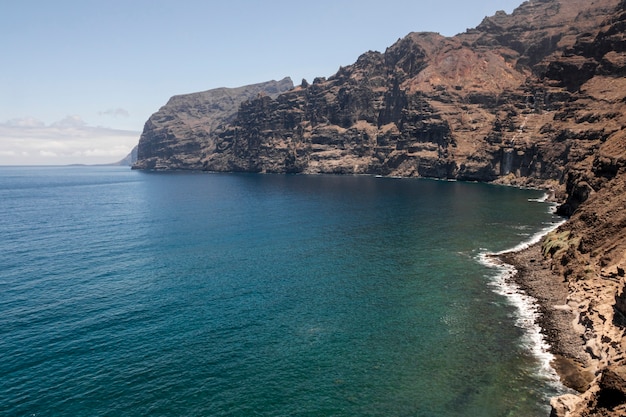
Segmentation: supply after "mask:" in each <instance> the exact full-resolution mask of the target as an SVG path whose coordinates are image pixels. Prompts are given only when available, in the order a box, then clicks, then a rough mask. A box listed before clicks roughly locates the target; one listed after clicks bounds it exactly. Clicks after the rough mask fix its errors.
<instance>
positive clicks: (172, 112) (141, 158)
mask: <svg viewBox="0 0 626 417" xmlns="http://www.w3.org/2000/svg"><path fill="white" fill-rule="evenodd" d="M291 88H293V83H292V81H291V79H290V78H285V79H283V80H281V81H269V82H265V83H260V84H253V85H248V86H245V87H239V88H217V89H214V90H209V91H204V92H201V93H192V94H185V95H180V96H174V97H172V98H171V99H170V100H169V101H168V102H167V104H166V105H165V106H163V107H161V109H159V111H158V112H156V113H154V114H153V115H152V116H151V117H150V119H148V121H147V122H146V124H145V126H144V130H143V133H142V134H141V138H140V139H139V144H138V146H137V161H136V162H135V164H134V165H133V168H135V169H164V170H165V169H170V170H171V169H201V168H202V161H201V157H202V155H203V153H204V152H205V151H206V150H207V149H211V148H212V147H213V146H214V139H213V138H214V136H215V135H214V131H215V130H216V129H219V128H220V126H222V125H224V124H226V123H229V122H231V121H232V120H233V119H234V118H235V116H236V115H237V109H238V108H239V105H240V104H241V103H242V102H244V101H246V100H250V99H253V98H255V97H257V96H259V95H267V96H268V97H276V96H277V95H278V94H280V93H282V92H285V91H287V90H289V89H291Z"/></svg>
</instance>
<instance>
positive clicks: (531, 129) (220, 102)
mask: <svg viewBox="0 0 626 417" xmlns="http://www.w3.org/2000/svg"><path fill="white" fill-rule="evenodd" d="M625 33H626V0H594V1H589V0H533V1H527V2H525V3H523V4H522V5H521V6H520V7H519V8H517V9H516V10H515V11H514V12H513V13H512V14H507V13H505V12H498V13H496V14H495V15H494V16H492V17H488V18H485V19H484V20H483V22H482V23H481V24H480V25H479V26H478V27H476V28H475V29H471V30H468V31H466V32H465V33H462V34H459V35H457V36H454V37H443V36H440V35H438V34H435V33H411V34H409V35H408V36H406V37H405V38H403V39H399V40H398V41H397V42H396V43H395V44H394V45H392V46H390V47H389V48H387V50H386V51H385V52H384V53H380V52H372V51H370V52H367V53H365V54H363V55H362V56H361V57H359V59H358V60H357V61H356V62H355V63H354V64H352V65H350V66H347V67H343V68H340V69H339V71H338V72H337V73H336V74H335V75H333V76H332V77H329V78H328V79H325V78H317V79H315V80H313V82H312V83H310V84H309V83H308V82H306V81H304V80H303V82H302V84H301V85H299V86H297V87H295V88H291V85H290V82H289V83H285V82H284V81H283V82H281V83H279V84H280V85H281V86H282V87H278V85H275V84H274V87H272V88H273V89H274V90H273V92H270V93H268V92H266V94H260V95H259V94H258V90H257V91H255V92H253V93H246V94H247V96H246V97H243V96H239V98H240V99H241V100H235V99H234V98H232V96H231V94H230V90H229V91H226V90H219V91H218V90H213V91H212V92H206V93H198V94H197V95H188V96H179V97H174V98H172V99H171V100H170V102H169V103H168V104H167V105H166V106H164V107H163V108H162V109H161V110H160V111H159V112H157V113H156V114H155V115H153V116H152V117H151V118H150V120H149V121H148V122H147V123H146V127H145V130H144V133H143V135H142V137H141V140H140V143H139V149H138V162H137V163H136V164H135V168H143V169H146V168H147V169H202V170H210V171H246V172H281V173H338V174H380V175H394V176H423V177H438V178H455V179H460V180H477V181H489V182H497V183H502V184H511V185H520V186H537V187H542V188H547V189H551V190H553V191H554V194H555V199H556V200H558V201H560V202H561V203H562V204H561V205H560V206H559V209H558V210H559V213H561V214H563V215H565V216H568V217H570V216H571V218H570V220H569V221H568V222H567V223H566V224H565V225H563V226H562V227H561V228H560V229H559V230H557V231H555V232H554V233H553V234H551V235H550V236H548V237H547V239H546V241H545V242H544V254H545V256H546V258H547V262H549V263H550V265H551V266H550V267H551V269H552V271H553V272H554V273H555V274H560V276H561V277H562V279H563V281H564V282H565V283H566V284H567V286H568V288H569V291H570V296H569V297H568V302H567V305H568V308H570V309H571V310H572V311H573V312H574V314H575V316H576V322H575V323H574V324H575V327H576V329H577V332H579V334H580V337H581V344H582V346H583V349H584V351H585V355H586V357H585V358H583V359H580V358H576V360H575V361H574V362H575V364H574V365H575V366H578V367H579V368H580V370H581V373H580V374H581V375H585V376H588V377H587V379H586V380H585V381H584V382H585V383H584V384H583V385H585V386H584V388H581V387H578V388H579V389H581V390H583V391H585V392H584V393H581V395H578V396H567V397H563V398H559V399H555V400H554V401H553V406H554V412H553V414H554V415H555V416H572V417H573V416H590V415H603V416H617V415H626V414H625V413H626V400H625V398H626V394H625V393H626V383H625V375H626V374H625V372H624V366H626V341H625V338H624V334H625V333H624V330H625V326H624V323H625V321H626V320H625V316H624V315H625V314H626V301H625V300H626V296H625V295H624V294H625V293H626V287H625V280H624V271H625V270H626V234H625V233H624V231H625V230H626V172H625V170H626V35H625ZM285 87H289V90H288V91H285V92H282V91H284V90H285V89H286V88H285ZM280 92H282V94H278V93H280ZM224 103H228V105H224ZM594 413H595V414H594Z"/></svg>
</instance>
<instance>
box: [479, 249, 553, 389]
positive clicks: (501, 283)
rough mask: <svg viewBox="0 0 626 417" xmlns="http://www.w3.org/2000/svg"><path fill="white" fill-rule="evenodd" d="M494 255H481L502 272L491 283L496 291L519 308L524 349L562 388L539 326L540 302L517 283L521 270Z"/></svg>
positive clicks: (485, 262) (543, 373)
mask: <svg viewBox="0 0 626 417" xmlns="http://www.w3.org/2000/svg"><path fill="white" fill-rule="evenodd" d="M493 255H494V254H490V253H487V252H483V253H481V254H480V255H479V256H478V259H479V261H480V262H481V263H482V264H483V265H485V266H487V267H489V268H493V269H497V270H498V274H496V275H495V276H494V277H493V280H492V281H491V286H492V287H493V291H494V292H495V293H496V294H499V295H502V296H504V297H506V298H507V300H508V301H509V302H510V303H511V305H513V306H514V307H515V309H516V318H515V325H516V326H517V327H519V328H520V329H522V330H523V331H524V336H523V338H522V340H521V343H522V346H523V347H524V349H526V350H528V351H529V352H530V353H531V354H532V355H533V356H534V357H535V358H537V360H538V361H539V369H538V370H537V371H538V374H539V375H540V376H541V377H542V378H545V379H546V380H548V381H549V382H551V383H553V384H554V385H555V386H556V385H558V386H559V387H560V385H561V383H560V378H559V376H558V374H557V373H556V371H555V370H554V368H553V367H552V365H551V363H552V361H553V360H554V356H553V355H552V353H550V350H549V349H550V346H549V345H548V343H547V342H546V341H545V338H544V337H543V334H542V333H541V327H539V325H538V324H537V322H538V319H539V315H540V313H539V306H538V304H537V300H536V299H535V298H533V297H531V296H529V295H528V294H526V293H525V292H524V291H523V290H522V289H521V288H520V287H519V286H518V285H517V284H516V283H515V282H514V281H513V276H514V275H515V274H516V273H517V270H516V269H515V268H514V267H513V266H512V265H508V264H505V263H503V262H501V261H500V260H499V259H497V258H496V257H494V256H493Z"/></svg>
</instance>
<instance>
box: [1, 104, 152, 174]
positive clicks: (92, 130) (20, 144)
mask: <svg viewBox="0 0 626 417" xmlns="http://www.w3.org/2000/svg"><path fill="white" fill-rule="evenodd" d="M140 134H141V132H135V131H129V130H119V129H111V128H106V127H94V126H89V125H87V124H86V123H85V122H84V121H83V120H82V119H81V118H80V117H79V116H75V115H74V116H67V117H66V118H64V119H63V120H60V121H58V122H55V123H52V124H50V125H46V124H45V123H43V122H41V121H39V120H37V119H33V118H25V119H13V120H9V121H7V122H5V123H0V165H64V164H105V163H112V162H116V161H119V160H121V159H122V158H124V157H126V155H128V153H130V151H131V150H132V148H133V147H134V146H135V145H136V144H137V142H138V141H139V136H140Z"/></svg>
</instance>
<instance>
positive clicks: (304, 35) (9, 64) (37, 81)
mask: <svg viewBox="0 0 626 417" xmlns="http://www.w3.org/2000/svg"><path fill="white" fill-rule="evenodd" d="M522 2H523V1H522V0H429V1H426V0H319V1H307V2H304V1H297V0H295V1H294V0H292V1H287V0H257V1H254V0H221V1H219V2H218V1H213V0H202V1H201V0H54V1H52V0H0V51H1V53H2V57H3V58H2V60H1V61H0V165H15V164H67V163H87V164H89V163H106V162H113V161H117V160H119V159H122V158H123V157H124V156H126V154H128V152H129V151H130V150H131V148H132V147H133V146H134V145H136V144H137V142H138V140H139V135H140V133H141V130H142V129H143V124H144V123H145V121H146V120H147V119H148V117H150V115H151V114H152V113H154V112H155V111H157V110H158V109H159V107H161V106H162V105H164V104H165V103H166V102H167V100H168V98H169V97H171V96H172V95H175V94H183V93H190V92H197V91H204V90H208V89H212V88H216V87H237V86H242V85H246V84H251V83H257V82H262V81H267V80H272V79H275V80H279V79H281V78H283V77H285V76H290V77H291V78H292V79H293V81H294V83H295V84H299V83H300V81H301V80H302V79H303V78H306V79H307V80H308V81H312V80H313V78H314V77H317V76H322V77H328V76H330V75H332V74H334V73H335V72H336V71H337V69H338V68H339V66H341V65H344V66H345V65H349V64H352V63H353V62H354V61H356V59H357V58H358V56H359V55H361V54H362V53H364V52H366V51H368V50H376V51H380V52H384V50H385V48H386V47H388V46H390V45H391V44H393V43H394V42H395V41H396V40H398V38H401V37H403V36H405V35H406V34H408V33H409V32H412V31H434V32H439V33H441V34H443V35H447V36H452V35H454V34H456V33H459V32H463V31H465V30H466V29H467V28H470V27H474V26H476V25H478V24H479V23H480V22H481V20H482V19H483V17H485V16H489V15H493V14H494V13H495V12H496V11H497V10H504V11H506V12H507V13H510V12H512V11H513V9H514V8H515V7H517V6H519V5H520V4H521V3H522Z"/></svg>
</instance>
